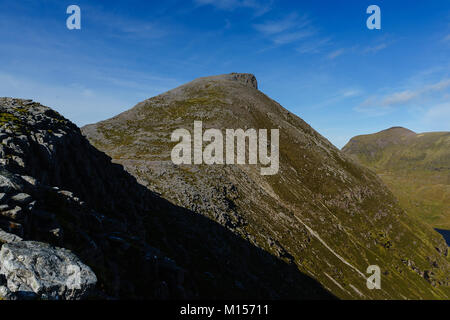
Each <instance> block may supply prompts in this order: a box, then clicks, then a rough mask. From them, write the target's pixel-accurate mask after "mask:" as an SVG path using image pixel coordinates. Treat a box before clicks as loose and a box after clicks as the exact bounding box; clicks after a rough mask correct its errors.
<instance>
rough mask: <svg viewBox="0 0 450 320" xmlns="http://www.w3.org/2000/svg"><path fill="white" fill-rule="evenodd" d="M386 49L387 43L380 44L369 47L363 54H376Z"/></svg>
mask: <svg viewBox="0 0 450 320" xmlns="http://www.w3.org/2000/svg"><path fill="white" fill-rule="evenodd" d="M387 47H388V44H387V43H380V44H378V45H375V46H371V47H370V46H369V47H366V48H364V50H363V53H377V52H378V51H381V50H383V49H386V48H387Z"/></svg>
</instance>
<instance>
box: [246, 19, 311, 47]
mask: <svg viewBox="0 0 450 320" xmlns="http://www.w3.org/2000/svg"><path fill="white" fill-rule="evenodd" d="M253 28H254V29H255V30H257V31H259V32H260V33H261V34H263V35H264V36H266V37H268V38H269V39H270V40H271V41H272V42H273V43H274V44H275V45H284V44H288V43H293V42H297V41H299V40H302V39H305V38H308V37H311V36H313V35H314V34H315V33H316V31H315V29H314V28H313V27H312V24H311V21H310V20H309V19H308V17H307V16H306V15H303V16H299V15H298V14H297V13H291V14H289V15H287V16H285V17H283V18H281V19H278V20H266V21H264V22H262V23H257V24H254V25H253Z"/></svg>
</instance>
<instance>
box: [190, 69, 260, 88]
mask: <svg viewBox="0 0 450 320" xmlns="http://www.w3.org/2000/svg"><path fill="white" fill-rule="evenodd" d="M200 79H201V80H205V79H209V80H231V81H237V82H240V83H243V84H245V85H247V86H249V87H252V88H255V89H258V81H257V80H256V77H255V75H254V74H252V73H236V72H232V73H227V74H221V75H217V76H210V77H202V78H199V79H197V80H200Z"/></svg>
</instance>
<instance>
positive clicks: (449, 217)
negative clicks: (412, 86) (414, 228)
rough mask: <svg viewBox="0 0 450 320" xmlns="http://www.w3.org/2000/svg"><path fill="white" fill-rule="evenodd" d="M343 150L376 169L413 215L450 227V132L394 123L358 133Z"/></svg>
mask: <svg viewBox="0 0 450 320" xmlns="http://www.w3.org/2000/svg"><path fill="white" fill-rule="evenodd" d="M342 151H344V152H345V153H347V154H348V155H351V156H352V157H354V158H355V159H357V160H358V161H359V162H360V163H362V164H364V165H365V166H367V167H369V168H371V169H373V170H374V171H375V172H376V173H377V174H378V175H379V176H380V177H381V178H382V179H383V181H384V182H385V183H386V184H387V185H388V187H389V188H390V189H391V190H392V192H393V193H394V194H395V196H396V197H397V198H398V199H399V201H400V204H401V205H402V206H403V207H404V208H405V209H406V211H407V212H408V213H409V214H410V215H412V216H416V217H418V218H420V219H421V220H422V221H425V222H426V223H428V224H430V225H431V226H433V227H437V228H442V229H450V132H427V133H421V134H416V133H414V132H413V131H411V130H408V129H405V128H400V127H394V128H390V129H387V130H384V131H381V132H378V133H375V134H368V135H361V136H357V137H354V138H352V139H351V140H350V141H349V143H348V144H347V145H346V146H344V148H343V149H342Z"/></svg>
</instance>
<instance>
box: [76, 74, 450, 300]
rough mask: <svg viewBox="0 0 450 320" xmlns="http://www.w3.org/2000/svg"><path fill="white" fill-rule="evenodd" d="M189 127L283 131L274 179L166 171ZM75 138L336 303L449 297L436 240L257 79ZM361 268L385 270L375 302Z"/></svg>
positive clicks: (138, 109)
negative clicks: (178, 135)
mask: <svg viewBox="0 0 450 320" xmlns="http://www.w3.org/2000/svg"><path fill="white" fill-rule="evenodd" d="M196 120H198V121H200V120H201V121H202V122H203V127H204V128H205V129H207V128H215V129H220V130H225V129H229V128H231V129H238V128H242V129H244V130H245V129H248V128H254V129H273V128H277V129H279V130H280V170H279V174H277V175H274V176H261V175H260V170H259V167H258V166H254V165H180V166H177V165H174V164H173V163H172V162H171V160H170V153H171V150H172V148H173V146H174V145H175V143H173V142H171V139H170V137H171V133H172V132H173V131H174V130H176V129H179V128H184V129H187V130H189V131H191V132H192V129H193V122H194V121H196ZM82 130H83V133H84V134H85V135H86V137H88V139H89V140H90V141H91V143H92V144H93V145H94V146H96V147H97V148H99V149H100V150H102V151H104V152H106V153H107V154H108V155H109V156H111V157H112V158H113V160H114V162H116V163H120V164H122V165H123V166H124V167H125V168H126V170H127V171H128V172H130V173H131V174H132V175H133V176H135V177H136V178H137V179H138V181H139V182H140V183H141V184H142V185H145V186H147V188H148V189H149V190H153V191H157V192H158V193H160V194H161V196H162V197H164V198H166V199H168V200H169V201H171V202H174V203H175V204H177V205H179V206H181V207H185V208H187V209H189V210H191V211H193V212H195V213H197V214H198V216H204V217H206V218H207V219H209V220H210V221H215V222H217V223H219V224H220V225H222V226H223V227H224V228H226V229H227V230H229V231H230V232H232V233H233V234H234V235H236V236H238V237H240V238H242V239H244V240H245V241H246V242H247V243H249V244H251V245H252V246H254V247H257V248H260V249H261V250H263V251H264V252H267V253H269V254H271V255H273V256H275V257H277V259H279V261H284V263H286V264H288V265H290V266H292V267H293V268H295V269H296V270H298V271H299V272H301V273H304V274H306V275H308V276H310V277H311V278H314V279H316V280H317V281H319V282H320V283H321V284H322V285H323V286H324V287H325V288H327V289H328V290H329V291H330V292H332V293H333V294H334V295H336V296H338V297H340V298H347V299H373V298H377V299H405V298H413V299H438V298H441V299H448V298H449V297H450V287H449V285H450V278H449V277H450V264H449V261H448V258H447V257H448V249H447V246H446V244H445V242H444V241H443V239H442V238H441V237H440V236H439V235H438V234H436V233H435V232H434V231H433V230H432V229H431V228H429V227H427V226H425V225H423V224H421V223H420V222H419V221H417V220H415V219H412V218H410V217H409V216H408V215H406V214H405V212H404V211H403V210H402V208H401V207H400V206H399V205H398V203H397V200H396V199H395V198H394V196H393V195H392V194H391V192H390V191H389V190H388V189H387V188H386V186H385V185H384V184H383V183H382V182H381V180H380V179H379V178H378V177H377V176H376V175H375V174H374V173H373V172H372V171H370V170H368V169H366V168H365V167H363V166H361V165H359V164H358V163H356V162H354V161H352V160H351V159H350V158H349V157H347V156H346V155H345V154H343V153H342V152H341V151H340V150H338V149H336V148H335V147H334V146H333V145H332V144H331V143H329V142H328V141H327V140H326V139H325V138H324V137H322V136H321V135H320V134H319V133H317V132H316V131H315V130H314V129H313V128H311V127H310V126H309V125H308V124H306V123H305V122H304V121H303V120H302V119H300V118H298V117H297V116H295V115H293V114H292V113H290V112H289V111H288V110H286V109H284V108H283V107H281V106H280V105H279V104H278V103H276V102H275V101H273V100H272V99H270V98H269V97H267V96H266V95H264V94H263V93H262V92H260V91H258V90H257V82H256V79H255V77H254V76H253V75H250V74H229V75H220V76H213V77H207V78H200V79H196V80H194V81H192V82H190V83H188V84H186V85H183V86H180V87H178V88H175V89H173V90H170V91H168V92H166V93H163V94H161V95H158V96H156V97H153V98H151V99H148V100H145V101H143V102H141V103H139V104H137V105H136V106H135V107H133V108H132V109H130V110H128V111H126V112H123V113H121V114H119V115H117V116H115V117H113V118H111V119H108V120H105V121H101V122H99V123H97V124H93V125H88V126H86V127H84V128H83V129H82ZM234 255H235V254H234V253H233V256H234ZM246 260H247V258H244V259H243V260H242V261H246ZM369 265H378V266H379V267H380V268H381V270H382V280H381V282H382V289H381V290H369V289H368V288H367V286H366V277H367V276H368V274H366V269H367V267H368V266H369ZM298 298H300V297H298Z"/></svg>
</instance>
